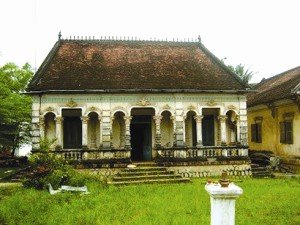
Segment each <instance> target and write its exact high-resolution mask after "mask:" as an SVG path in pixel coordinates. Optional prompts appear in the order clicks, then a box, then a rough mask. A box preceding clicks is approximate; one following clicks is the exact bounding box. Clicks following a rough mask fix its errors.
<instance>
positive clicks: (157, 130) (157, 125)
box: [153, 116, 162, 148]
mask: <svg viewBox="0 0 300 225" xmlns="http://www.w3.org/2000/svg"><path fill="white" fill-rule="evenodd" d="M153 119H154V121H155V147H156V148H160V147H161V131H160V124H161V120H162V116H153Z"/></svg>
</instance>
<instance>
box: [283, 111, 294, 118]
mask: <svg viewBox="0 0 300 225" xmlns="http://www.w3.org/2000/svg"><path fill="white" fill-rule="evenodd" d="M294 116H295V113H293V112H287V113H283V114H282V117H283V119H284V120H293V119H294Z"/></svg>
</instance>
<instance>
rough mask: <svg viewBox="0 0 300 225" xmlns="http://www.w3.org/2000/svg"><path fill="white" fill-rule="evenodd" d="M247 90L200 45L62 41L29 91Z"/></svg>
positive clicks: (44, 64)
mask: <svg viewBox="0 0 300 225" xmlns="http://www.w3.org/2000/svg"><path fill="white" fill-rule="evenodd" d="M246 88H248V87H247V86H245V85H243V84H242V82H241V80H240V79H239V78H237V76H236V75H235V74H233V73H231V72H230V71H229V70H228V69H227V68H226V66H224V65H223V64H222V63H221V62H220V60H218V59H217V58H216V57H215V56H214V55H212V54H211V53H210V52H209V51H208V50H207V49H206V48H205V47H204V46H203V45H202V44H201V43H191V42H188V43H186V42H151V41H113V40H110V41H108V40H107V41H105V40H102V41H93V40H81V41H79V40H60V41H58V42H57V43H56V44H55V46H54V47H53V49H52V50H51V52H50V53H49V55H48V56H47V58H46V59H45V61H44V63H43V64H42V66H41V67H40V68H39V70H38V72H37V73H36V74H35V76H34V78H33V79H32V81H31V83H30V84H29V87H28V91H29V92H31V91H49V90H81V91H82V90H104V91H109V90H112V91H114V90H137V89H139V90H162V89H163V90H166V91H168V90H175V89H176V90H189V89H193V90H199V91H201V90H216V91H217V90H245V89H246Z"/></svg>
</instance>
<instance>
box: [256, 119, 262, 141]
mask: <svg viewBox="0 0 300 225" xmlns="http://www.w3.org/2000/svg"><path fill="white" fill-rule="evenodd" d="M256 127H257V142H258V143H261V142H262V131H261V130H262V126H261V123H257V124H256Z"/></svg>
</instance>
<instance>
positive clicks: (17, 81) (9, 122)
mask: <svg viewBox="0 0 300 225" xmlns="http://www.w3.org/2000/svg"><path fill="white" fill-rule="evenodd" d="M32 75H33V72H32V69H31V66H30V65H29V64H28V63H26V64H25V65H24V66H23V67H21V68H19V67H18V66H17V65H15V64H13V63H7V64H5V65H4V66H2V67H0V105H1V107H0V150H9V151H11V152H12V155H14V153H15V150H16V148H18V147H19V146H20V145H21V144H22V143H25V142H28V141H29V138H28V136H29V124H30V119H31V113H30V112H31V109H30V106H31V99H30V97H29V96H26V95H24V94H22V92H23V91H24V90H25V88H26V86H27V84H28V82H29V80H30V79H31V78H32Z"/></svg>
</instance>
